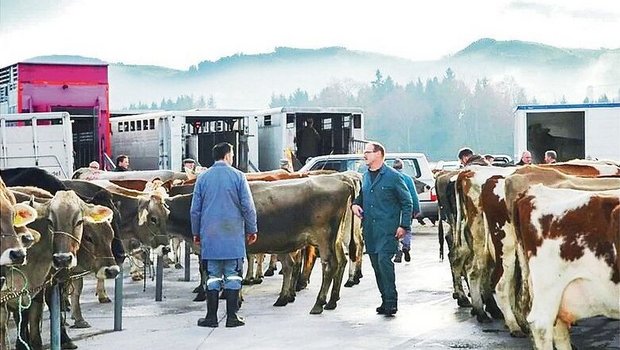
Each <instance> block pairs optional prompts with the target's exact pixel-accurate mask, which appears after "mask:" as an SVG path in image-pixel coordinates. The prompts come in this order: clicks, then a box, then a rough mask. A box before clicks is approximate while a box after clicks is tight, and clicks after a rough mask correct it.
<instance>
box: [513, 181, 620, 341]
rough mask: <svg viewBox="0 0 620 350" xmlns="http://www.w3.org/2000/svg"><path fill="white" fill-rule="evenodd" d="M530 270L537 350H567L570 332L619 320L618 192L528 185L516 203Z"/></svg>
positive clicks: (530, 316)
mask: <svg viewBox="0 0 620 350" xmlns="http://www.w3.org/2000/svg"><path fill="white" fill-rule="evenodd" d="M515 228H516V233H517V238H518V239H519V242H520V243H521V246H522V248H523V251H524V255H525V258H526V262H527V267H528V270H529V283H530V286H529V291H530V296H531V309H530V312H529V314H528V316H527V321H528V322H529V324H530V328H531V332H532V337H533V339H534V346H535V347H536V348H537V349H548V350H551V349H553V348H554V346H555V348H556V349H571V344H570V335H569V327H570V325H571V324H572V323H574V322H575V321H576V320H579V319H582V318H586V317H592V316H597V315H604V316H607V317H612V318H616V319H617V318H620V303H618V300H620V261H619V260H618V249H620V189H618V190H610V191H580V190H574V189H563V188H562V189H558V188H550V187H546V186H544V185H541V184H537V185H533V186H531V187H530V188H529V189H528V190H527V192H526V193H525V195H524V196H523V197H522V198H521V199H519V200H518V201H517V203H516V204H515Z"/></svg>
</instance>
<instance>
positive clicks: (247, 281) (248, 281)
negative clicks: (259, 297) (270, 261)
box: [241, 279, 254, 286]
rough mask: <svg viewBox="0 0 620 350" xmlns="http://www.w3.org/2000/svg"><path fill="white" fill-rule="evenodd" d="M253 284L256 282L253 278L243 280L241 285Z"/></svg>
mask: <svg viewBox="0 0 620 350" xmlns="http://www.w3.org/2000/svg"><path fill="white" fill-rule="evenodd" d="M253 284H254V282H253V281H252V280H251V279H249V280H241V285H242V286H251V285H253Z"/></svg>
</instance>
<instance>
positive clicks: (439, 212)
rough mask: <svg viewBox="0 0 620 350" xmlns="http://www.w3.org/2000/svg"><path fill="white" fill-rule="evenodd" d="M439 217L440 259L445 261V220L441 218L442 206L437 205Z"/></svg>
mask: <svg viewBox="0 0 620 350" xmlns="http://www.w3.org/2000/svg"><path fill="white" fill-rule="evenodd" d="M437 216H438V218H439V219H438V221H439V231H438V238H439V259H441V261H443V243H444V241H445V237H444V233H443V218H442V217H441V205H439V204H438V205H437Z"/></svg>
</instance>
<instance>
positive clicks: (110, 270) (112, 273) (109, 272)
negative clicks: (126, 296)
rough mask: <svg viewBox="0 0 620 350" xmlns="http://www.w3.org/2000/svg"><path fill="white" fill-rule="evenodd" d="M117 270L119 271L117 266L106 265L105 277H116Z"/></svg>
mask: <svg viewBox="0 0 620 350" xmlns="http://www.w3.org/2000/svg"><path fill="white" fill-rule="evenodd" d="M118 272H119V268H118V266H112V267H106V268H105V278H116V276H118Z"/></svg>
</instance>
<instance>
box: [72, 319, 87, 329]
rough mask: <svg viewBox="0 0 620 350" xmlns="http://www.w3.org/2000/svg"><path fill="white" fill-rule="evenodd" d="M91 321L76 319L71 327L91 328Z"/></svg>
mask: <svg viewBox="0 0 620 350" xmlns="http://www.w3.org/2000/svg"><path fill="white" fill-rule="evenodd" d="M90 327H91V326H90V323H88V322H86V321H84V320H81V321H75V323H74V324H73V326H71V328H90Z"/></svg>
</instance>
